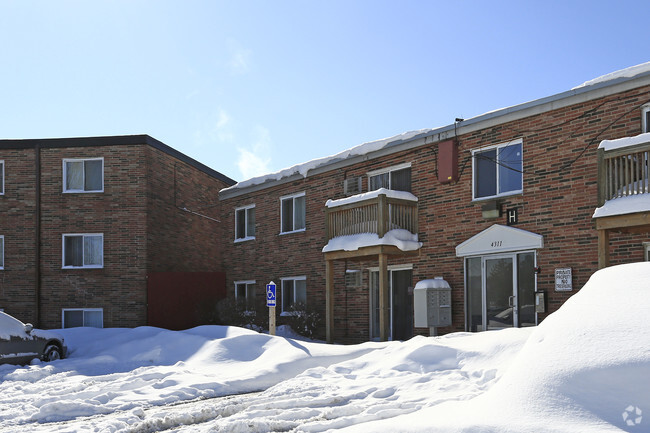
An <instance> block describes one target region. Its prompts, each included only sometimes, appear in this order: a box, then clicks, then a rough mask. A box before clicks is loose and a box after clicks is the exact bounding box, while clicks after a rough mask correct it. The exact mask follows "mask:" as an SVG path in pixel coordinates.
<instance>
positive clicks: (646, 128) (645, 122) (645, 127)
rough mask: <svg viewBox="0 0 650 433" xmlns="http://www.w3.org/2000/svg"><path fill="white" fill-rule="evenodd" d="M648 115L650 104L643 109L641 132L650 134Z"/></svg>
mask: <svg viewBox="0 0 650 433" xmlns="http://www.w3.org/2000/svg"><path fill="white" fill-rule="evenodd" d="M648 113H650V104H646V105H643V106H642V107H641V132H642V133H645V132H650V125H648Z"/></svg>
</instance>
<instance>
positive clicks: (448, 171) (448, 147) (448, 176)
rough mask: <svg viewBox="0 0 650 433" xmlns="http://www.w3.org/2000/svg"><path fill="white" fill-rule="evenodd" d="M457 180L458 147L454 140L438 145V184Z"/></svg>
mask: <svg viewBox="0 0 650 433" xmlns="http://www.w3.org/2000/svg"><path fill="white" fill-rule="evenodd" d="M457 180H458V146H456V140H447V141H443V142H442V143H440V144H438V182H440V183H449V182H456V181H457Z"/></svg>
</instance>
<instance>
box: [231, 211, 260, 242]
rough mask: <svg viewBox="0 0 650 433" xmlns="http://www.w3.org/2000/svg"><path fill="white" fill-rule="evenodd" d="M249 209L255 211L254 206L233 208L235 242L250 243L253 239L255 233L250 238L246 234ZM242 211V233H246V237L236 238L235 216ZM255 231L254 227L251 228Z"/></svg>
mask: <svg viewBox="0 0 650 433" xmlns="http://www.w3.org/2000/svg"><path fill="white" fill-rule="evenodd" d="M249 209H253V210H254V209H255V205H254V204H252V205H248V206H242V207H238V208H235V242H244V241H251V240H254V239H255V233H253V235H252V236H251V235H250V234H249V233H248V211H249ZM242 210H243V211H244V231H245V232H246V235H245V236H244V237H243V238H238V237H237V214H238V213H239V211H242ZM253 230H255V227H254V228H253Z"/></svg>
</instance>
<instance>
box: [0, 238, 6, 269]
mask: <svg viewBox="0 0 650 433" xmlns="http://www.w3.org/2000/svg"><path fill="white" fill-rule="evenodd" d="M0 241H1V242H0V270H2V269H4V268H5V237H4V235H0Z"/></svg>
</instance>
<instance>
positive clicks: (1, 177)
mask: <svg viewBox="0 0 650 433" xmlns="http://www.w3.org/2000/svg"><path fill="white" fill-rule="evenodd" d="M4 193H5V162H4V161H2V160H0V195H4Z"/></svg>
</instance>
